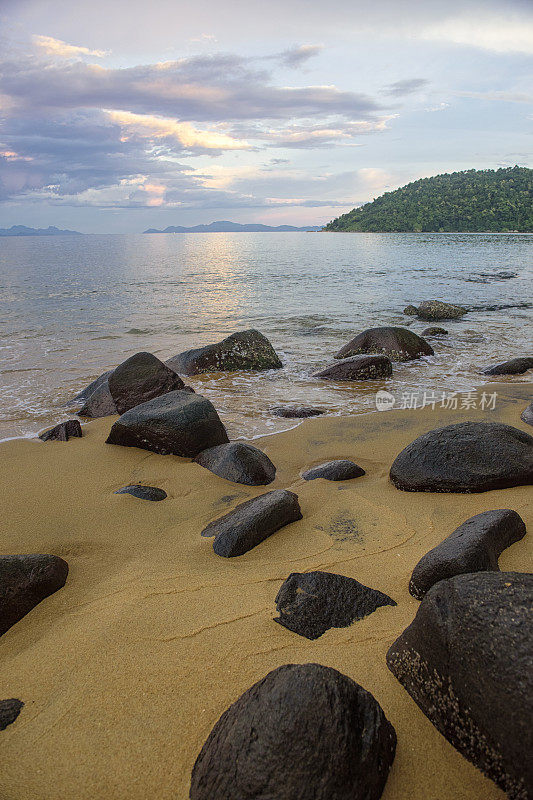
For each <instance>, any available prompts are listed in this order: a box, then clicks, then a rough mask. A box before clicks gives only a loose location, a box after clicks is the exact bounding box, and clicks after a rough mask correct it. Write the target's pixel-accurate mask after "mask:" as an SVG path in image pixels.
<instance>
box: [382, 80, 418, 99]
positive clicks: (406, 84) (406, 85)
mask: <svg viewBox="0 0 533 800" xmlns="http://www.w3.org/2000/svg"><path fill="white" fill-rule="evenodd" d="M428 83H429V81H427V80H426V79H425V78H407V79H406V80H403V81H396V82H395V83H391V84H389V85H388V86H385V87H384V88H383V89H382V90H381V91H382V92H383V94H388V95H391V96H392V97H404V96H405V95H407V94H413V93H414V92H418V91H420V89H423V88H424V87H425V86H427V85H428Z"/></svg>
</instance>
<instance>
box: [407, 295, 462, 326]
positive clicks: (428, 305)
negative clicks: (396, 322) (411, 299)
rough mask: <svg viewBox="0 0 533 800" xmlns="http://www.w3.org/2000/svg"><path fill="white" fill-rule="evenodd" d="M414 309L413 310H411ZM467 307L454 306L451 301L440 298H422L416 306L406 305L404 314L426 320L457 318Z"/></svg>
mask: <svg viewBox="0 0 533 800" xmlns="http://www.w3.org/2000/svg"><path fill="white" fill-rule="evenodd" d="M412 309H414V311H413V310H412ZM466 312H467V309H466V308H463V307H462V306H455V305H452V304H451V303H443V302H442V301H441V300H424V302H423V303H420V305H419V306H418V308H417V307H416V306H407V308H406V309H404V312H403V313H404V314H408V315H410V316H414V314H416V316H417V317H418V318H419V319H425V320H428V321H431V320H439V319H459V318H460V317H462V316H463V314H466Z"/></svg>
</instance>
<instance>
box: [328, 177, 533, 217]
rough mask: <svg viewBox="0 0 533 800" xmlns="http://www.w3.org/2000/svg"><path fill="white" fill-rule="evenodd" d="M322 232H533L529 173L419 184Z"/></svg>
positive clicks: (367, 205)
mask: <svg viewBox="0 0 533 800" xmlns="http://www.w3.org/2000/svg"><path fill="white" fill-rule="evenodd" d="M324 230H325V231H384V232H386V231H414V232H417V231H439V232H440V231H465V232H466V231H472V232H483V231H504V232H505V231H519V232H521V233H531V232H533V170H531V169H527V168H526V167H508V168H505V169H497V170H493V169H485V170H475V169H469V170H466V171H465V172H452V173H450V174H445V175H435V176H434V177H433V178H422V179H421V180H419V181H414V183H408V184H407V186H402V188H401V189H396V191H394V192H386V193H385V194H383V195H381V197H378V198H377V199H376V200H374V201H373V202H372V203H365V205H363V206H360V208H354V209H353V210H352V211H350V212H348V214H343V215H342V216H341V217H337V219H334V220H333V222H330V223H329V224H328V225H326V227H325V228H324Z"/></svg>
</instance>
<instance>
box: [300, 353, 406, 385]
mask: <svg viewBox="0 0 533 800" xmlns="http://www.w3.org/2000/svg"><path fill="white" fill-rule="evenodd" d="M390 375H392V364H391V362H390V359H389V358H387V356H364V355H360V356H351V358H344V359H343V360H342V361H337V362H335V363H334V364H328V366H327V367H325V368H324V369H322V370H320V372H315V373H314V374H313V375H312V376H311V377H313V378H329V379H330V380H332V381H369V380H375V379H376V378H388V377H389V376H390Z"/></svg>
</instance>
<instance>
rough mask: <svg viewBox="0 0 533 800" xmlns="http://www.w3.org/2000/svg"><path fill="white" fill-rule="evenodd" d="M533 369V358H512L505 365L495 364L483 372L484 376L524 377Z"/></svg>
mask: <svg viewBox="0 0 533 800" xmlns="http://www.w3.org/2000/svg"><path fill="white" fill-rule="evenodd" d="M528 369H533V358H512V359H511V360H510V361H504V362H503V364H495V365H494V366H493V367H487V368H486V369H484V370H483V375H522V373H523V372H527V371H528Z"/></svg>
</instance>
